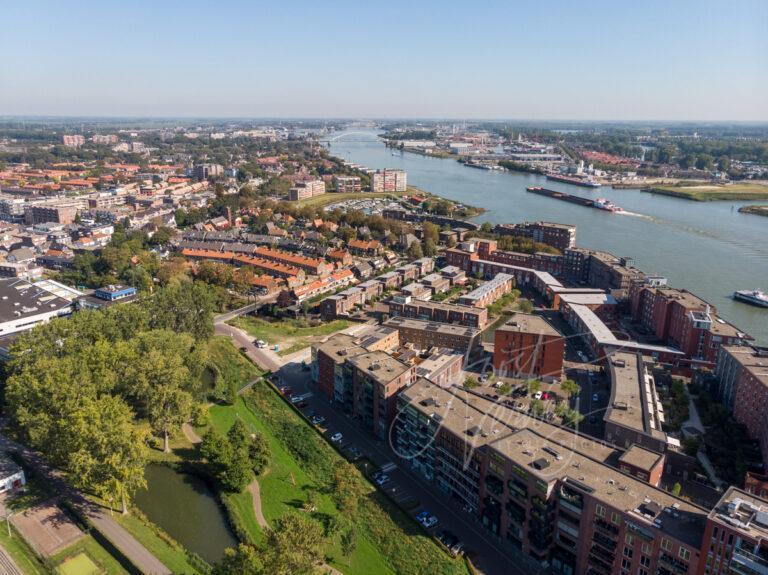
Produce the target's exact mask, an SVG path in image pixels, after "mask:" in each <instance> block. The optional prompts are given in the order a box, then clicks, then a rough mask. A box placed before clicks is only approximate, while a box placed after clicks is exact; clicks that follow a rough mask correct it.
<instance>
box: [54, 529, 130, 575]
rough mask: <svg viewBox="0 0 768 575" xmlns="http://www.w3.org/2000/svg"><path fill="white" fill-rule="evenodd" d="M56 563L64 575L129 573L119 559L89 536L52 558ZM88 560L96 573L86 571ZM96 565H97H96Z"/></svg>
mask: <svg viewBox="0 0 768 575" xmlns="http://www.w3.org/2000/svg"><path fill="white" fill-rule="evenodd" d="M52 560H53V562H54V563H59V566H58V567H57V568H56V571H57V572H59V573H61V574H62V575H78V574H81V573H82V574H86V573H92V572H93V573H107V574H108V575H122V574H124V573H128V571H126V570H125V569H124V568H123V566H122V565H120V563H118V561H117V559H115V558H114V557H113V556H112V555H110V554H109V552H108V551H107V550H106V549H104V547H102V546H101V545H100V544H99V542H98V541H96V539H94V538H93V537H92V536H90V535H87V536H86V537H84V538H83V539H81V540H80V541H78V542H77V543H75V544H74V545H72V546H70V547H67V548H66V549H64V550H63V551H60V552H59V553H57V554H56V555H55V556H54V557H52ZM86 560H87V561H88V562H89V563H90V564H91V565H93V566H95V567H96V568H97V570H96V571H88V570H87V569H86ZM94 564H95V565H94Z"/></svg>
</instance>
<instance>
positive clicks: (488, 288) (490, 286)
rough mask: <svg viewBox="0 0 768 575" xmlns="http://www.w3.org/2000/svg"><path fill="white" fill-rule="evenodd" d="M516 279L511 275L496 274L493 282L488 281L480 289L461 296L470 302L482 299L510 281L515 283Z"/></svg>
mask: <svg viewBox="0 0 768 575" xmlns="http://www.w3.org/2000/svg"><path fill="white" fill-rule="evenodd" d="M514 279H515V278H514V276H511V275H509V274H496V276H495V277H494V278H493V279H492V280H488V281H487V282H485V283H484V284H483V285H481V286H480V287H479V288H477V289H474V290H472V291H471V292H469V293H468V294H466V295H463V296H461V299H469V300H478V299H481V298H483V297H485V296H486V295H488V293H490V292H492V291H493V290H495V289H496V288H498V287H499V286H500V285H503V284H504V283H506V282H508V281H510V280H512V281H514Z"/></svg>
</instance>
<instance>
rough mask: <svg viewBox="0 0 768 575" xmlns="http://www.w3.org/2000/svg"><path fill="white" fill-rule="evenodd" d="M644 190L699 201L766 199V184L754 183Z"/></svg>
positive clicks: (767, 189) (767, 187)
mask: <svg viewBox="0 0 768 575" xmlns="http://www.w3.org/2000/svg"><path fill="white" fill-rule="evenodd" d="M645 191H649V192H651V193H653V194H662V195H666V196H675V197H678V198H686V199H688V200H696V201H699V202H708V201H715V200H768V184H756V183H738V184H726V185H722V186H716V185H711V184H702V185H689V186H656V187H651V188H647V189H646V190H645Z"/></svg>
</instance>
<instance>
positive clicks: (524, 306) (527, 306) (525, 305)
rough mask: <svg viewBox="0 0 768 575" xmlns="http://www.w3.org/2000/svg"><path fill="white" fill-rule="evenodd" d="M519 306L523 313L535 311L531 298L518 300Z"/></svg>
mask: <svg viewBox="0 0 768 575" xmlns="http://www.w3.org/2000/svg"><path fill="white" fill-rule="evenodd" d="M517 307H518V308H519V309H520V311H521V312H523V313H531V312H532V311H533V304H532V303H531V300H529V299H521V300H520V301H519V302H518V304H517Z"/></svg>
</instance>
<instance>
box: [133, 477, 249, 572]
mask: <svg viewBox="0 0 768 575" xmlns="http://www.w3.org/2000/svg"><path fill="white" fill-rule="evenodd" d="M145 476H146V479H147V489H142V490H141V491H138V492H137V493H136V496H135V500H136V505H138V507H139V509H141V511H142V512H143V513H144V514H145V515H146V516H147V517H148V518H149V519H150V520H151V521H153V522H154V523H156V524H157V525H159V526H160V527H162V528H163V529H164V530H165V531H166V532H168V534H169V535H170V536H171V537H173V538H174V539H176V541H178V542H179V543H181V544H182V545H183V546H184V547H186V548H187V549H188V550H190V551H192V552H194V553H197V554H198V555H199V556H200V557H202V558H203V559H205V560H206V561H208V562H209V563H216V562H217V561H219V560H220V559H221V558H222V556H223V555H224V549H226V548H227V547H234V546H236V545H237V540H236V539H235V537H234V535H232V532H231V531H230V529H229V525H228V523H227V518H226V516H225V515H224V511H223V510H222V509H221V507H219V504H218V503H217V501H216V496H215V495H214V494H213V492H212V491H211V490H210V489H209V488H208V486H207V485H206V484H205V482H203V480H202V479H200V478H198V477H195V476H194V475H189V474H185V473H180V472H179V471H176V470H175V469H171V468H170V467H168V466H166V465H159V464H152V463H151V464H149V465H147V468H146V471H145Z"/></svg>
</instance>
